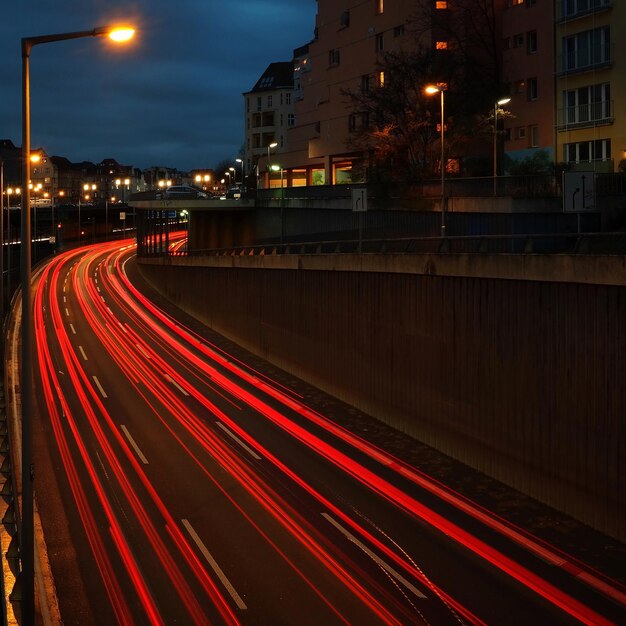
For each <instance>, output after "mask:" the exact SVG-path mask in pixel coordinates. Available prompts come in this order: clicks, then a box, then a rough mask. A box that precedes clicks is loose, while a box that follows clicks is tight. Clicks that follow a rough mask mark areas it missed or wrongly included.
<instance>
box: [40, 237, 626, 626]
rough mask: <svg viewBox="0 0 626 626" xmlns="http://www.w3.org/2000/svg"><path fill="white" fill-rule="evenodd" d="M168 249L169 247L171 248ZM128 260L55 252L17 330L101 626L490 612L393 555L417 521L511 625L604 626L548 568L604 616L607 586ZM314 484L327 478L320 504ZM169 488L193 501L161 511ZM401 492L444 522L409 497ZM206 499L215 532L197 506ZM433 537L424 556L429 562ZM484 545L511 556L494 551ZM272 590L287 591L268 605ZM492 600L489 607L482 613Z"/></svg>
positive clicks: (444, 618) (399, 620)
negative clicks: (261, 363) (335, 413)
mask: <svg viewBox="0 0 626 626" xmlns="http://www.w3.org/2000/svg"><path fill="white" fill-rule="evenodd" d="M185 236H186V233H181V234H179V235H177V236H173V237H172V240H173V244H172V245H174V246H177V245H178V243H177V242H179V241H182V240H183V238H184V237H185ZM133 254H134V248H133V246H131V245H120V242H112V243H107V244H102V245H95V246H89V247H86V248H81V249H79V250H76V251H72V252H68V253H64V254H62V255H59V256H58V257H56V258H55V259H54V260H53V261H52V262H50V263H49V264H48V265H47V266H46V267H45V268H44V270H43V272H42V275H41V279H40V281H39V283H38V287H37V290H36V295H35V317H34V320H35V335H36V340H37V341H36V348H37V355H38V362H39V368H40V371H39V374H40V376H39V382H40V389H41V397H42V398H43V404H44V405H45V413H46V415H47V419H49V422H50V425H51V429H52V433H53V439H54V445H55V446H56V447H57V449H58V454H59V457H60V459H61V460H62V466H63V472H64V477H65V478H64V480H66V481H67V485H68V488H69V490H70V491H71V494H72V498H73V502H74V503H75V507H76V515H77V516H78V518H79V519H80V523H81V525H82V528H83V529H84V534H85V537H86V540H87V543H88V545H89V548H90V551H91V555H92V556H91V558H92V559H93V561H94V563H95V564H96V566H97V570H98V572H99V575H100V578H101V580H102V586H103V588H104V589H105V592H106V595H107V598H108V600H109V604H110V607H111V609H112V612H113V615H114V617H115V619H116V620H117V622H118V623H120V624H127V623H141V622H143V621H147V622H148V623H151V624H165V623H168V622H170V621H172V620H173V619H183V616H184V619H186V620H187V621H189V620H191V622H192V623H195V624H205V623H212V622H215V621H218V622H220V623H224V624H238V623H259V621H264V620H265V621H270V622H271V621H273V623H307V621H306V620H303V618H302V615H301V614H298V611H301V610H305V607H308V608H306V610H308V611H309V612H313V614H312V615H311V616H310V618H311V619H312V621H310V622H308V623H345V624H349V623H368V624H369V623H384V624H408V623H416V624H437V625H438V624H444V623H450V624H458V623H459V622H460V623H466V624H484V623H490V617H491V616H492V611H493V610H496V609H495V608H494V607H489V608H488V609H487V610H485V609H484V607H483V606H481V602H479V601H474V600H471V601H470V600H468V598H470V597H471V595H472V594H468V593H464V592H463V593H461V592H460V591H459V586H458V584H453V583H450V582H449V581H447V580H446V579H445V577H442V576H441V575H440V574H438V575H436V576H434V575H433V574H431V573H427V572H428V570H429V569H432V570H435V569H437V567H440V566H439V565H438V564H436V563H437V560H435V562H430V565H429V566H425V565H424V564H423V563H420V564H418V559H416V558H415V556H411V553H415V552H416V551H417V552H419V551H420V549H419V548H417V546H418V545H419V544H417V543H416V544H415V545H413V546H412V547H408V544H409V543H413V542H414V541H418V540H417V538H415V539H414V538H413V534H414V533H417V532H422V529H423V528H424V526H423V523H424V522H426V524H427V525H428V526H430V528H431V529H433V530H434V533H435V534H433V530H431V531H429V533H427V534H426V535H425V536H424V538H423V539H420V540H419V541H420V542H424V541H425V542H427V543H426V544H422V546H424V545H427V546H428V548H427V550H428V551H430V550H437V551H442V552H441V553H442V554H443V553H447V552H449V551H451V550H453V551H454V556H453V557H452V556H451V555H446V558H448V559H451V560H450V565H449V566H445V567H444V569H448V570H450V571H452V569H456V567H463V568H469V569H468V570H467V571H468V573H467V574H465V576H467V578H468V580H470V579H472V578H473V577H483V576H484V577H485V580H491V579H493V580H494V581H495V580H497V581H498V583H497V584H498V585H501V586H502V589H503V590H504V589H506V593H509V594H511V597H515V595H516V594H519V597H520V600H519V601H518V603H520V606H522V605H524V604H525V603H527V602H528V599H529V597H532V595H533V594H536V599H535V602H536V608H532V607H526V608H525V609H524V610H528V611H530V614H531V615H532V612H533V611H534V610H536V611H537V612H538V614H541V615H544V616H546V615H547V616H552V617H554V616H555V615H556V616H558V615H559V612H560V611H562V612H563V617H562V619H563V623H567V621H566V617H565V615H569V616H570V617H571V618H574V619H576V620H578V621H580V622H581V623H585V624H597V625H602V624H611V623H613V621H612V619H611V618H610V617H605V616H604V615H603V614H602V613H601V612H599V611H598V610H596V609H595V608H592V607H590V606H588V605H587V604H586V603H585V602H584V601H583V600H581V599H580V598H578V597H576V591H570V590H569V588H568V589H567V590H566V589H563V588H562V587H561V582H562V581H563V579H564V577H565V576H566V571H565V570H567V569H568V567H565V566H563V564H570V566H571V564H575V566H576V568H578V570H579V571H580V572H583V573H584V578H585V583H586V585H588V586H590V587H591V589H592V592H593V591H594V590H595V591H599V592H601V593H602V594H604V595H607V596H609V597H610V598H611V601H612V602H613V603H615V604H616V605H618V609H617V611H620V610H622V609H623V605H624V604H626V602H625V601H624V599H626V595H625V594H624V590H623V588H621V587H620V586H619V585H618V584H617V583H615V582H614V581H611V580H610V579H607V578H606V577H603V576H602V575H601V574H599V573H597V572H594V571H592V570H591V569H590V568H587V567H586V566H585V565H584V564H582V563H580V562H578V561H576V560H575V559H572V558H571V557H569V556H568V555H566V554H564V553H562V552H560V551H559V550H557V549H556V548H553V547H552V546H549V545H547V544H546V543H545V542H541V541H539V540H538V539H536V538H534V537H532V536H531V535H529V534H528V533H525V532H524V531H523V530H521V529H519V528H516V527H514V526H513V525H511V524H508V523H507V522H505V521H504V520H502V519H500V518H497V517H496V516H494V515H493V514H491V513H490V512H489V511H487V510H486V509H484V508H482V507H480V506H478V505H477V504H475V503H473V502H471V501H469V500H468V499H466V498H464V497H463V496H462V495H460V494H457V493H455V492H453V491H452V490H450V489H449V488H447V487H446V486H445V485H443V484H441V483H440V482H438V481H435V480H433V479H432V478H430V477H428V476H427V475H425V474H423V473H422V472H420V471H419V470H417V469H416V468H414V467H411V466H409V465H407V464H405V463H403V462H402V461H400V460H399V459H397V458H395V457H393V456H392V455H390V454H388V453H387V452H385V451H384V450H381V449H380V448H377V447H376V446H374V445H373V444H371V443H369V442H367V441H365V440H364V439H362V438H360V437H358V436H356V435H354V434H352V433H350V432H349V431H347V430H346V429H344V428H342V427H341V426H339V425H337V424H336V423H334V422H332V421H331V420H329V419H328V418H326V417H325V416H323V415H322V414H320V413H319V412H317V411H315V410H314V409H312V408H310V407H308V406H307V405H306V404H305V403H304V401H303V399H302V398H301V397H300V396H298V394H296V393H294V392H292V391H291V390H290V389H288V388H287V387H285V386H284V385H281V384H278V383H276V382H275V381H273V380H271V379H270V378H268V377H267V376H265V375H264V374H263V373H262V372H260V371H258V370H255V369H253V368H251V367H250V366H249V365H247V364H246V363H244V362H242V361H241V360H239V359H237V358H235V357H234V356H233V355H230V354H228V353H226V352H224V350H222V349H221V348H219V347H218V346H216V345H214V344H211V343H210V342H208V341H207V340H205V339H204V338H203V337H201V336H199V335H198V334H196V333H194V332H192V331H191V330H189V329H187V328H185V327H184V326H183V325H182V324H181V323H180V322H179V321H177V320H176V319H174V318H173V317H171V316H170V315H169V314H168V313H166V312H165V311H163V310H161V309H160V308H158V307H157V306H156V305H155V304H154V303H153V302H151V301H150V300H149V299H148V298H147V297H146V296H144V295H143V294H142V293H141V292H140V291H139V290H138V289H137V287H136V286H135V285H134V284H133V282H132V281H131V279H130V278H129V276H128V274H127V271H126V269H127V263H128V261H129V259H131V258H132V257H133ZM60 372H62V374H60ZM42 411H43V409H42ZM285 443H288V444H289V451H288V450H287V449H286V448H285V447H284V445H283V444H285ZM291 450H293V451H291ZM308 465H310V467H311V470H310V474H308V473H307V471H308V470H307V466H308ZM161 467H167V468H168V470H167V472H169V473H167V474H166V475H163V474H162V473H161V472H160V471H159V469H158V468H161ZM179 472H180V473H179ZM320 475H323V476H333V477H334V478H332V479H331V480H332V488H331V487H329V485H328V484H327V483H326V482H325V481H323V480H322V479H321V478H320ZM172 482H173V483H175V484H179V485H180V486H181V487H182V486H183V485H185V484H186V483H189V484H190V485H192V486H193V487H194V488H191V489H190V490H185V489H180V490H179V491H180V492H183V491H184V492H185V496H184V497H183V496H182V495H181V496H180V497H177V496H178V494H176V491H177V490H176V489H172V487H171V484H170V483H172ZM200 486H201V487H200ZM196 487H197V488H196ZM352 490H354V492H355V494H358V504H357V496H356V495H355V503H354V504H352V505H350V499H351V495H350V494H351V492H352ZM189 492H191V493H189ZM339 492H341V494H342V495H341V497H339V498H337V497H336V494H337V493H339ZM421 493H428V495H429V498H431V499H432V498H433V497H435V498H436V499H437V500H438V501H440V502H441V503H442V506H443V507H444V509H445V510H446V511H447V510H448V509H454V511H455V517H458V519H459V520H460V521H456V519H455V521H453V520H452V519H449V518H448V517H447V516H446V514H444V513H442V512H439V511H437V510H435V509H434V508H433V507H432V506H431V505H427V504H425V503H424V502H422V501H420V497H421V496H420V494H421ZM207 498H208V499H210V500H211V502H215V503H219V507H220V508H219V511H220V515H219V516H221V517H223V518H224V519H225V520H230V521H229V522H221V521H218V520H217V519H216V518H215V514H214V512H213V510H212V509H210V510H208V509H206V504H205V502H206V500H207ZM44 508H45V507H44ZM360 509H362V510H364V511H365V510H366V511H367V513H366V514H364V515H360V514H357V513H358V511H359V510H360ZM194 511H196V515H198V517H197V518H196V520H193V517H194V515H193V512H194ZM377 516H380V519H377V520H375V521H370V520H374V518H376V517H377ZM465 518H468V519H471V520H472V523H478V524H480V525H481V527H484V531H481V536H478V535H476V534H474V533H473V532H472V531H469V530H467V529H466V528H465V527H463V526H462V524H463V520H464V519H465ZM192 520H193V521H192ZM418 521H419V524H418V523H417V522H418ZM222 525H225V526H228V527H234V526H236V527H237V528H239V529H240V530H241V532H240V534H239V535H238V536H237V537H236V538H234V539H233V540H232V545H230V544H227V543H225V542H223V541H220V542H217V543H216V542H215V541H212V539H211V537H212V536H213V535H216V536H224V532H225V531H224V528H222ZM405 528H406V529H409V533H408V535H407V534H405V533H404V531H403V530H400V529H405ZM411 528H412V529H413V530H412V531H411ZM395 534H397V535H399V536H400V535H401V536H402V538H401V539H398V540H394V539H393V536H394V535H395ZM492 536H497V541H496V543H497V547H496V546H495V545H491V543H490V541H491V537H492ZM433 538H436V540H437V542H441V543H442V546H443V547H442V548H435V547H432V546H430V544H429V543H428V542H431V541H432V540H434V539H433ZM503 540H504V541H505V542H510V544H511V545H512V546H513V547H512V548H510V549H509V548H506V547H505V548H503V546H502V541H503ZM239 544H241V546H245V548H243V547H241V548H240V547H239ZM522 548H523V551H524V552H526V551H527V552H528V553H530V555H531V557H530V558H526V557H524V559H523V562H522V561H520V560H517V559H516V555H517V554H518V553H519V551H520V550H521V549H522ZM504 550H506V552H505V551H504ZM257 553H258V554H263V555H266V557H265V558H266V559H267V561H266V562H267V565H268V567H270V568H271V569H272V570H274V571H275V572H276V573H278V572H281V574H280V575H279V576H282V578H281V580H280V583H279V584H277V585H276V586H273V585H271V584H270V583H269V581H268V580H267V579H266V578H267V576H266V575H264V574H263V573H261V575H260V576H261V578H259V575H258V573H257V574H256V575H253V574H252V573H251V572H250V571H249V570H247V569H245V567H244V564H245V563H247V562H248V561H249V560H250V557H249V555H250V554H257ZM218 554H219V555H222V558H219V556H217V555H218ZM437 554H440V552H437ZM466 554H473V555H474V559H475V557H476V556H478V557H480V559H479V560H484V562H485V563H486V564H487V563H488V564H489V566H488V567H491V566H493V569H492V570H489V569H488V570H485V567H487V566H486V565H485V566H483V565H481V566H480V568H479V569H480V573H478V571H477V570H476V568H475V565H474V564H473V561H472V559H467V558H466V556H465V555H466ZM236 555H239V556H238V559H239V560H237V558H235V556H236ZM536 557H538V558H536ZM461 560H463V561H464V562H463V565H461ZM535 560H536V561H537V563H535ZM546 561H547V562H548V563H549V564H551V565H552V566H555V567H553V568H546V567H545V562H546ZM441 567H442V566H441ZM53 569H54V564H53ZM569 569H570V570H571V569H572V568H571V567H569ZM555 570H556V574H555V573H554V571H555ZM270 575H271V574H270ZM498 577H500V578H498ZM566 577H567V578H569V574H567V576H566ZM582 578H583V577H581V579H582ZM282 584H284V585H285V588H289V589H292V591H293V593H292V594H291V595H290V602H289V603H283V605H284V606H281V601H282V597H283V594H284V590H283V588H282ZM568 584H569V583H568ZM579 584H580V581H575V582H574V583H573V587H572V588H573V589H574V590H576V589H578V587H577V585H579ZM524 588H525V589H526V590H525V591H523V590H524ZM486 592H487V593H489V590H486ZM272 593H274V594H275V598H274V599H273V600H272V599H271V598H268V597H267V594H272ZM529 593H530V594H531V595H530V596H529V595H528V594H529ZM166 595H167V599H165V596H166ZM287 595H289V594H287ZM460 596H462V597H460ZM470 602H471V603H470ZM500 602H501V603H502V604H506V602H507V601H506V600H505V599H504V598H503V599H502V600H497V601H494V606H495V605H496V604H498V603H500ZM287 604H288V606H287ZM599 605H602V602H599ZM270 607H276V608H270ZM272 611H273V614H272ZM298 618H299V619H298ZM307 619H309V618H307ZM521 619H523V618H521ZM555 619H560V618H558V617H555ZM363 620H367V621H363ZM103 623H104V622H103ZM511 623H515V622H511ZM520 623H523V622H520ZM555 623H560V622H558V621H557V622H555Z"/></svg>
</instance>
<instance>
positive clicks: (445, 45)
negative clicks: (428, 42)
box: [435, 41, 448, 50]
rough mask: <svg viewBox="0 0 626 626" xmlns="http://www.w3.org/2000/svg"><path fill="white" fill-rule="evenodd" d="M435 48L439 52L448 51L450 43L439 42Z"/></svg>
mask: <svg viewBox="0 0 626 626" xmlns="http://www.w3.org/2000/svg"><path fill="white" fill-rule="evenodd" d="M435 48H436V49H437V50H447V49H448V42H447V41H438V42H436V43H435Z"/></svg>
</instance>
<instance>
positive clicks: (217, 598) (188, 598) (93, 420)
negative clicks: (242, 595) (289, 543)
mask: <svg viewBox="0 0 626 626" xmlns="http://www.w3.org/2000/svg"><path fill="white" fill-rule="evenodd" d="M76 274H77V273H76V272H75V274H74V283H75V285H74V286H75V294H76V297H77V300H78V301H79V304H80V305H81V308H82V309H83V311H84V313H85V315H86V316H87V317H88V318H90V319H91V318H93V313H92V311H91V310H90V308H89V306H88V304H86V302H85V294H84V292H83V291H82V290H81V289H80V286H79V284H78V283H77V280H78V279H77V277H76ZM94 302H95V304H96V307H103V306H104V305H103V304H102V301H101V300H100V298H99V297H97V298H96V299H95V300H94ZM104 308H106V307H104ZM93 323H94V321H93V320H92V324H93ZM95 324H96V326H98V324H97V320H96V321H95ZM62 335H63V336H64V339H67V334H66V333H65V331H64V330H63V331H62ZM64 355H65V360H66V362H67V363H68V368H71V369H72V370H73V371H75V372H77V376H78V377H79V378H80V379H81V381H82V385H77V387H78V388H77V390H76V391H77V393H78V394H79V396H82V400H81V402H82V403H83V407H84V409H85V412H86V415H87V417H88V419H89V420H90V424H91V427H92V430H93V432H94V434H95V435H96V437H97V438H98V441H99V443H100V446H101V448H102V450H103V452H104V453H105V455H106V457H107V460H108V461H109V464H110V466H111V468H112V469H113V471H114V473H115V475H116V478H117V480H118V483H119V484H120V486H121V487H122V489H123V491H124V493H125V495H126V497H127V499H128V501H129V503H130V504H131V506H132V507H133V510H134V512H135V515H136V516H137V517H138V519H139V520H140V522H141V524H142V527H143V529H144V531H145V532H146V533H147V535H148V537H149V539H150V541H151V543H152V546H153V549H154V550H155V553H156V554H157V556H158V557H159V559H160V560H161V563H162V564H163V566H164V569H165V571H166V572H167V573H168V575H169V576H170V579H171V580H172V582H173V583H174V587H175V589H176V590H177V592H178V594H179V596H180V597H181V599H182V600H183V602H184V604H185V606H186V608H187V610H188V611H189V612H190V614H191V615H192V617H193V619H194V621H195V622H196V623H204V622H205V621H206V616H205V615H204V612H203V611H202V609H201V608H200V606H199V604H198V602H197V599H196V598H195V596H194V595H193V593H192V592H191V589H190V588H189V586H188V584H187V583H186V581H185V578H184V576H183V575H182V572H180V570H179V568H178V566H177V565H176V562H175V561H174V559H173V558H172V557H171V555H170V554H169V552H168V551H167V549H166V548H165V546H164V544H163V542H162V540H161V538H160V536H159V535H158V533H157V531H156V529H155V528H154V526H153V524H152V522H151V520H150V519H149V517H148V515H147V513H146V512H145V510H144V508H143V507H142V505H141V502H140V500H139V498H138V497H137V495H136V493H135V492H134V491H133V490H132V487H131V486H130V483H129V482H128V479H127V477H126V476H125V474H124V473H123V472H122V471H121V468H120V466H119V462H118V461H117V459H116V457H115V453H114V452H113V450H112V448H111V447H110V444H109V442H108V440H107V439H106V436H105V434H104V431H103V430H102V428H101V426H100V423H99V421H98V419H97V417H96V416H95V413H94V412H93V410H92V408H91V405H90V404H89V400H88V399H87V397H86V395H85V394H84V391H83V386H84V388H85V389H87V391H88V393H89V395H90V396H91V402H93V404H94V405H95V406H96V407H97V408H98V411H99V412H100V413H101V414H102V416H103V417H104V418H105V420H106V421H107V423H108V425H109V427H110V429H111V432H112V433H113V434H114V436H115V438H116V440H117V442H118V443H119V445H120V446H121V447H122V449H123V450H124V453H125V455H126V456H127V458H129V459H130V460H131V462H132V463H133V464H134V465H135V469H136V470H137V471H138V472H139V473H140V474H141V475H142V479H143V480H144V483H145V484H148V483H149V481H148V480H147V477H145V475H144V474H143V471H142V470H141V468H140V467H139V465H138V463H137V461H136V459H135V456H134V455H133V453H132V452H131V451H130V448H129V447H128V444H127V443H126V441H125V440H124V439H123V437H122V436H121V434H120V432H119V429H118V428H116V427H115V424H114V423H113V421H112V419H111V417H110V415H109V414H108V412H107V411H106V409H105V407H104V405H103V403H102V401H101V400H100V398H99V397H98V395H97V393H96V392H95V390H94V389H93V387H92V385H91V384H90V381H89V378H88V376H87V375H86V373H85V372H84V370H83V369H82V364H81V363H80V361H79V359H78V357H77V356H76V353H75V352H74V351H73V349H72V348H71V345H70V344H69V341H68V342H67V350H66V351H65V352H64ZM151 495H153V496H156V492H154V491H153V490H152V491H151ZM157 505H158V506H159V508H160V510H161V513H162V514H164V515H165V517H166V521H167V523H169V524H171V525H172V526H175V523H174V520H173V519H172V518H171V517H170V516H169V513H168V512H167V510H166V508H165V506H164V505H163V504H162V503H161V502H160V500H159V501H158V502H157ZM202 573H203V574H206V573H205V572H204V570H203V571H202ZM198 574H199V572H197V571H196V575H198ZM198 577H199V579H200V581H201V582H202V583H203V586H204V588H205V591H206V592H207V593H208V594H209V595H210V597H211V598H212V600H213V603H214V605H215V606H216V608H217V609H218V610H219V611H220V613H221V614H222V617H223V619H224V621H225V622H226V623H227V624H236V623H238V620H237V618H236V617H235V615H234V613H233V612H232V609H231V608H230V607H229V606H228V603H227V602H226V600H225V599H224V597H223V596H222V595H221V593H220V592H219V590H218V589H217V587H216V586H215V584H214V583H213V581H212V580H211V579H210V577H208V576H206V575H204V576H201V575H200V576H198Z"/></svg>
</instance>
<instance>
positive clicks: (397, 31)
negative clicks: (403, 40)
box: [393, 24, 404, 37]
mask: <svg viewBox="0 0 626 626" xmlns="http://www.w3.org/2000/svg"><path fill="white" fill-rule="evenodd" d="M393 36H394V37H404V24H400V26H396V27H395V28H394V29H393Z"/></svg>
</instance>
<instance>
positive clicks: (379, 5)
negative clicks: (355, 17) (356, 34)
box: [374, 0, 385, 15]
mask: <svg viewBox="0 0 626 626" xmlns="http://www.w3.org/2000/svg"><path fill="white" fill-rule="evenodd" d="M374 6H375V7H376V15H381V14H382V13H384V12H385V0H374Z"/></svg>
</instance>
